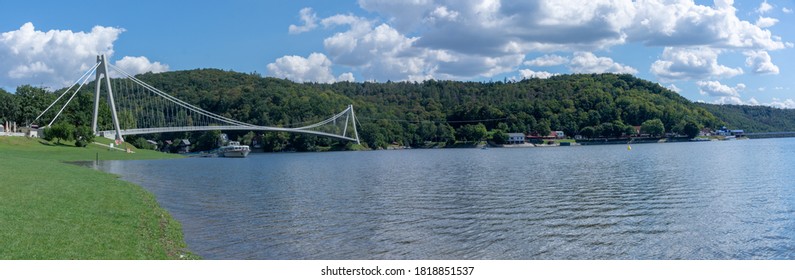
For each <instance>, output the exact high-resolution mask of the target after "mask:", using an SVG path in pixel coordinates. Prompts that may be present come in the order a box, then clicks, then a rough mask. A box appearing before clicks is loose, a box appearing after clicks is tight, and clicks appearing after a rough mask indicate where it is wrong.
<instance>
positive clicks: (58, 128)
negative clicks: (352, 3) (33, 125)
mask: <svg viewBox="0 0 795 280" xmlns="http://www.w3.org/2000/svg"><path fill="white" fill-rule="evenodd" d="M44 135H45V138H44V139H45V140H47V141H52V140H53V139H54V140H56V142H58V143H59V144H60V143H61V140H64V141H70V140H72V139H74V135H75V126H74V125H72V124H70V123H66V122H57V123H55V124H53V125H52V126H50V127H46V128H45V129H44Z"/></svg>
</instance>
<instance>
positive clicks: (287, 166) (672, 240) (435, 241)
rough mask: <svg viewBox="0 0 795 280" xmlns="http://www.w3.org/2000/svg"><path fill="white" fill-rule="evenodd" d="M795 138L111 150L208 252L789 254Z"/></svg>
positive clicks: (121, 168) (326, 255)
mask: <svg viewBox="0 0 795 280" xmlns="http://www.w3.org/2000/svg"><path fill="white" fill-rule="evenodd" d="M793 159H795V138H790V139H764V140H744V141H723V142H698V143H668V144H637V145H633V146H632V149H631V150H627V147H626V146H624V145H609V146H574V147H556V148H502V149H500V148H492V149H488V150H481V149H435V150H399V151H371V152H328V153H278V154H251V155H249V157H248V158H244V159H229V158H187V159H178V160H151V161H105V162H100V164H99V168H100V169H101V170H104V171H107V172H111V173H115V174H119V175H121V176H122V178H123V179H124V180H127V181H130V182H134V183H136V184H139V185H141V186H143V187H144V188H146V189H148V190H149V191H151V192H153V193H154V194H155V196H156V197H157V200H158V202H159V203H160V204H161V206H163V207H164V208H165V209H167V210H168V211H169V212H170V213H171V214H172V215H173V216H174V217H175V218H176V219H177V220H179V221H180V222H181V223H182V225H183V231H184V234H185V240H186V242H187V244H188V247H189V250H191V251H192V252H194V253H196V254H198V255H200V256H202V257H204V258H206V259H555V260H557V259H795V161H794V160H793Z"/></svg>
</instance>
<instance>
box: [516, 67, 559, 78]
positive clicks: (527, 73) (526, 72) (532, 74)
mask: <svg viewBox="0 0 795 280" xmlns="http://www.w3.org/2000/svg"><path fill="white" fill-rule="evenodd" d="M519 74H520V75H522V78H523V79H532V78H539V79H548V78H549V77H552V76H555V75H558V74H555V73H549V72H546V71H533V70H530V69H521V70H519Z"/></svg>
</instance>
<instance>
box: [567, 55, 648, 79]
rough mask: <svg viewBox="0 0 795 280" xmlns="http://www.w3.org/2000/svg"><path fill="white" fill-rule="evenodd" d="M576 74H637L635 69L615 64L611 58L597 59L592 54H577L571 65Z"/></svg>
mask: <svg viewBox="0 0 795 280" xmlns="http://www.w3.org/2000/svg"><path fill="white" fill-rule="evenodd" d="M569 67H570V68H571V70H572V72H574V73H627V74H635V73H637V72H638V70H636V69H635V68H632V67H629V66H626V65H622V64H620V63H617V62H614V61H613V59H612V58H609V57H597V56H596V55H594V54H593V53H590V52H575V53H574V58H572V59H571V63H570V64H569Z"/></svg>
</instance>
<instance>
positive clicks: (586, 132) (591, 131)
mask: <svg viewBox="0 0 795 280" xmlns="http://www.w3.org/2000/svg"><path fill="white" fill-rule="evenodd" d="M580 135H582V136H583V137H585V138H593V137H594V136H596V135H597V134H596V129H595V128H594V127H593V126H586V127H583V128H582V130H580Z"/></svg>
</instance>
